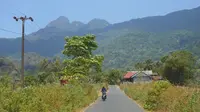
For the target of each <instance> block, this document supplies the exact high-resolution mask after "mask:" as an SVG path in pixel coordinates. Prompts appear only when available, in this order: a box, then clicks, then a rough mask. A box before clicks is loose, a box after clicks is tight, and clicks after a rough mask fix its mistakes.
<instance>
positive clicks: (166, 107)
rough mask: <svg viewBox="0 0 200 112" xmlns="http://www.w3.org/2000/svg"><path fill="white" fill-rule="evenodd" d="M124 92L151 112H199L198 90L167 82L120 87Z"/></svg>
mask: <svg viewBox="0 0 200 112" xmlns="http://www.w3.org/2000/svg"><path fill="white" fill-rule="evenodd" d="M120 88H121V89H122V90H124V92H125V93H126V94H127V95H128V96H129V97H131V98H132V99H134V100H135V101H137V102H138V103H139V104H140V105H142V106H143V107H144V108H145V109H146V110H149V111H152V112H200V89H199V88H196V87H180V86H173V85H172V84H170V83H169V82H167V81H158V82H152V83H148V84H127V85H125V84H124V85H120Z"/></svg>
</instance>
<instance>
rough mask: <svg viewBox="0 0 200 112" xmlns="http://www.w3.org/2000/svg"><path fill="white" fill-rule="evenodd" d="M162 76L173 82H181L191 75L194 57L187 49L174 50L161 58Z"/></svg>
mask: <svg viewBox="0 0 200 112" xmlns="http://www.w3.org/2000/svg"><path fill="white" fill-rule="evenodd" d="M162 62H164V68H163V69H164V73H163V75H164V77H165V78H167V79H168V80H169V81H170V82H172V83H175V84H183V83H184V82H185V81H186V80H188V79H191V78H192V77H193V68H194V66H195V58H194V57H193V55H192V54H191V53H190V52H188V51H175V52H172V53H171V54H170V55H168V56H166V57H165V58H164V59H162Z"/></svg>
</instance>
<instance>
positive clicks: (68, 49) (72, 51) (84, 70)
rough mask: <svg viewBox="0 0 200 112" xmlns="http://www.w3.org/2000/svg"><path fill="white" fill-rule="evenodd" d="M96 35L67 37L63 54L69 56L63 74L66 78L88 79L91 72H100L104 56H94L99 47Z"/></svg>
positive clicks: (65, 61)
mask: <svg viewBox="0 0 200 112" xmlns="http://www.w3.org/2000/svg"><path fill="white" fill-rule="evenodd" d="M95 38H96V37H95V36H94V35H85V36H73V37H66V38H65V40H66V43H65V46H64V50H63V54H64V55H66V56H68V57H69V58H68V59H65V60H64V66H65V68H64V70H63V74H64V75H65V76H69V77H71V76H80V77H86V76H88V75H89V73H90V72H91V71H94V70H95V71H96V72H100V71H101V67H102V63H103V60H104V57H103V56H100V55H94V54H93V51H94V50H96V49H97V47H98V45H97V43H96V41H95Z"/></svg>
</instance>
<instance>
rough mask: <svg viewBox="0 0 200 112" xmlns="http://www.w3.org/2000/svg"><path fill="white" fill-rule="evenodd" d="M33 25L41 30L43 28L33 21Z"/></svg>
mask: <svg viewBox="0 0 200 112" xmlns="http://www.w3.org/2000/svg"><path fill="white" fill-rule="evenodd" d="M33 23H34V24H35V25H36V26H37V27H38V28H39V29H41V27H40V26H39V25H38V24H37V23H36V22H35V21H33Z"/></svg>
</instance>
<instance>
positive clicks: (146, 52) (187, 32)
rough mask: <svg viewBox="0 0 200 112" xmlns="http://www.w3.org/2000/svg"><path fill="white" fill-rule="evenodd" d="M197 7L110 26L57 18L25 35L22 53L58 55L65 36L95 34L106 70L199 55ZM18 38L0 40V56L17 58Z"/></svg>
mask: <svg viewBox="0 0 200 112" xmlns="http://www.w3.org/2000/svg"><path fill="white" fill-rule="evenodd" d="M199 31H200V7H197V8H194V9H188V10H181V11H176V12H172V13H169V14H167V15H164V16H152V17H145V18H138V19H131V20H129V21H125V22H121V23H116V24H110V23H109V22H107V21H106V20H103V19H97V18H96V19H93V20H91V21H89V22H88V23H86V24H85V23H82V22H80V21H73V22H70V21H69V19H68V18H66V17H64V16H60V17H59V18H58V19H56V20H53V21H51V22H50V23H49V24H48V25H46V27H45V28H42V29H40V30H38V31H37V32H33V33H31V34H29V35H27V36H26V37H25V38H26V39H25V52H35V53H37V54H40V55H42V56H48V57H52V56H55V55H60V54H61V51H62V50H63V49H64V42H65V41H64V37H66V36H75V35H76V36H77V35H78V36H80V35H85V34H95V35H96V37H97V38H96V40H97V42H98V44H99V48H98V50H97V51H95V53H97V54H103V55H104V56H105V62H104V66H105V67H113V68H124V67H127V66H129V67H130V66H133V64H134V63H135V62H137V61H141V60H145V59H148V58H152V59H155V60H156V59H158V58H159V57H160V56H162V55H164V54H166V53H168V52H171V51H174V50H179V49H188V50H190V51H192V52H193V53H194V54H195V55H197V56H200V52H199V50H198V49H199V48H200V34H199V33H198V32H199ZM20 50H21V38H16V39H8V38H0V56H13V57H16V56H17V55H19V53H20Z"/></svg>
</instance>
